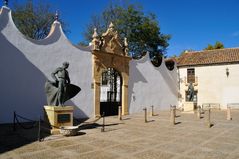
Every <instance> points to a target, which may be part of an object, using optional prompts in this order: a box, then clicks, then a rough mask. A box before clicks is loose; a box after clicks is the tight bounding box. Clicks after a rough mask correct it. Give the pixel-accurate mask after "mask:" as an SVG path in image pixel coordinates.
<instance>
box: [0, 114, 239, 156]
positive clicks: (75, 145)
mask: <svg viewBox="0 0 239 159" xmlns="http://www.w3.org/2000/svg"><path fill="white" fill-rule="evenodd" d="M143 115H144V114H143V113H139V114H132V115H128V116H124V117H123V120H122V121H120V120H118V118H117V116H113V117H106V118H105V121H106V124H107V125H106V127H105V132H101V127H97V126H96V127H95V128H91V129H84V130H81V131H80V132H81V134H80V135H78V136H74V137H62V136H60V135H58V136H50V137H48V138H47V140H45V141H43V142H38V141H34V142H31V143H27V142H26V143H25V144H24V139H23V138H22V137H21V136H20V137H19V136H18V137H16V135H12V134H11V133H9V134H8V135H6V133H5V136H4V135H2V137H1V138H0V141H1V146H10V147H11V144H18V143H21V144H22V143H23V144H22V145H21V146H19V147H18V146H16V147H18V148H12V149H6V147H5V150H6V151H1V152H2V153H1V154H0V159H31V158H32V159H55V158H56V159H111V158H117V159H169V158H170V159H189V158H195V159H225V158H226V159H238V158H239V112H237V111H232V118H233V119H232V120H231V121H228V120H226V112H225V111H216V110H213V111H212V116H211V120H212V123H213V124H214V125H213V126H212V127H211V128H208V127H207V126H206V124H205V119H204V118H202V119H197V117H196V115H195V114H184V113H180V112H177V118H176V122H177V124H176V125H172V124H170V113H169V112H166V111H165V112H158V114H157V115H155V116H149V117H148V121H149V122H148V123H145V122H144V116H143ZM97 123H98V124H102V119H101V120H99V121H98V122H97ZM0 128H1V127H0ZM9 132H10V130H9ZM1 133H2V134H4V133H3V132H1ZM1 133H0V134H1ZM28 133H29V131H28ZM27 136H31V134H30V133H29V134H28V135H27ZM1 149H2V150H4V147H1Z"/></svg>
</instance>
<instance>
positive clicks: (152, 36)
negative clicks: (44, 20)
mask: <svg viewBox="0 0 239 159" xmlns="http://www.w3.org/2000/svg"><path fill="white" fill-rule="evenodd" d="M110 22H113V24H114V26H115V28H116V30H117V31H118V33H119V35H120V38H121V39H122V40H123V38H124V37H126V38H127V40H128V43H129V52H130V55H131V56H133V57H135V58H140V57H141V56H142V55H143V54H144V53H145V52H149V53H150V55H151V57H153V56H154V55H157V54H161V55H162V54H164V55H166V48H167V47H168V45H169V44H168V40H169V39H170V35H166V34H163V33H161V32H160V27H159V23H158V21H157V19H156V16H155V15H154V14H152V13H150V14H145V13H144V12H143V9H142V7H140V6H137V5H134V4H129V5H124V6H122V5H118V4H112V3H111V4H110V5H109V6H108V7H107V8H106V9H105V10H104V11H103V12H102V13H101V14H98V15H94V16H93V17H92V19H91V22H90V23H89V24H88V26H87V29H86V31H85V33H84V38H85V41H84V42H85V43H86V44H87V43H89V42H90V41H91V40H92V34H93V29H94V28H97V32H98V33H99V34H102V33H103V32H105V31H106V29H107V27H108V26H109V24H110Z"/></svg>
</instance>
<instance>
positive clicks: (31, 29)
mask: <svg viewBox="0 0 239 159" xmlns="http://www.w3.org/2000/svg"><path fill="white" fill-rule="evenodd" d="M12 14H13V21H14V23H15V25H16V26H17V28H18V29H19V30H20V31H21V32H22V33H23V34H24V35H26V36H27V37H30V38H32V39H36V40H39V39H44V38H45V37H46V36H47V35H48V34H49V32H50V29H51V25H52V23H53V21H54V17H55V12H54V11H52V6H51V4H50V3H47V2H43V1H41V0H38V1H37V2H36V3H33V0H27V1H26V2H25V3H18V2H17V1H15V3H14V4H13V9H12ZM60 22H61V24H62V26H63V30H64V31H65V32H67V31H66V29H65V27H66V24H65V23H64V22H63V21H62V20H60Z"/></svg>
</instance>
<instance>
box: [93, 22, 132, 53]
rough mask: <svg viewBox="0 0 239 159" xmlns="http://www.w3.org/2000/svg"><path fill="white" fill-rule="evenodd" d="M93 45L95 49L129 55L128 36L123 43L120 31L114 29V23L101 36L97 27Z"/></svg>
mask: <svg viewBox="0 0 239 159" xmlns="http://www.w3.org/2000/svg"><path fill="white" fill-rule="evenodd" d="M92 38H93V40H92V46H93V50H94V51H99V50H100V51H104V52H108V53H113V54H119V55H122V56H128V50H129V49H128V42H127V38H125V39H124V43H123V44H122V43H121V40H120V37H119V35H118V32H117V31H116V30H115V29H114V25H113V23H110V25H109V28H108V29H107V31H106V32H105V33H103V34H102V36H101V37H100V36H99V35H98V34H97V32H96V29H94V34H93V36H92Z"/></svg>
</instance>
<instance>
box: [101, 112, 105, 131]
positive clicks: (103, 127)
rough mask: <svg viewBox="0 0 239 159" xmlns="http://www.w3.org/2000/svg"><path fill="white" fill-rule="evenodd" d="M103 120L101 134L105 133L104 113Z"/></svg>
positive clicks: (103, 114)
mask: <svg viewBox="0 0 239 159" xmlns="http://www.w3.org/2000/svg"><path fill="white" fill-rule="evenodd" d="M102 118H103V124H102V128H101V132H104V131H105V112H103V113H102Z"/></svg>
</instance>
